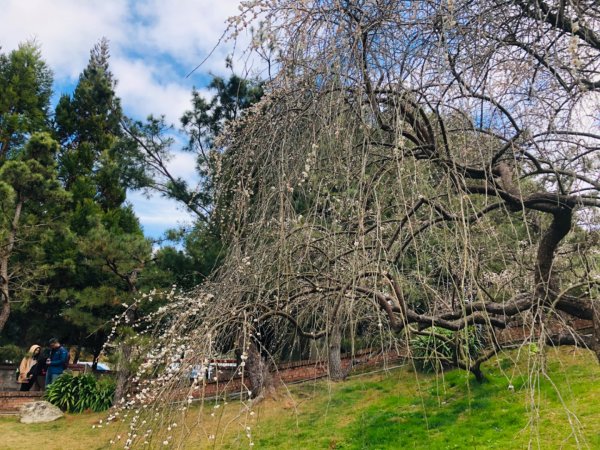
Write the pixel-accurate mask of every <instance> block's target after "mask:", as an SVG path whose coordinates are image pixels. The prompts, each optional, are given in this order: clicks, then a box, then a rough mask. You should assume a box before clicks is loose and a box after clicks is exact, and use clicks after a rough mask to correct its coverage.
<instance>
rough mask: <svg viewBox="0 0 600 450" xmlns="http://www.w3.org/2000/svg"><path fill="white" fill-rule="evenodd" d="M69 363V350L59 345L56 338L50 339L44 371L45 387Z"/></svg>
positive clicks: (60, 373)
mask: <svg viewBox="0 0 600 450" xmlns="http://www.w3.org/2000/svg"><path fill="white" fill-rule="evenodd" d="M68 364H69V352H68V351H67V349H66V348H64V347H63V346H62V345H60V342H59V341H58V339H56V338H52V339H50V354H49V355H48V359H47V360H46V365H47V366H48V369H47V371H46V388H48V386H50V385H51V384H52V382H54V380H56V379H57V378H58V377H59V376H60V375H62V373H63V372H64V371H65V369H66V368H67V365H68Z"/></svg>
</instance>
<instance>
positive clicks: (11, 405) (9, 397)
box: [0, 391, 43, 413]
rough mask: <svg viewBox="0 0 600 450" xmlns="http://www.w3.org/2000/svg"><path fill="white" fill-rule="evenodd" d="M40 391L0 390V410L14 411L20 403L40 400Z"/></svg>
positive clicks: (17, 409) (5, 411)
mask: <svg viewBox="0 0 600 450" xmlns="http://www.w3.org/2000/svg"><path fill="white" fill-rule="evenodd" d="M42 395H43V393H42V392H39V391H38V392H18V391H12V392H11V391H5V392H0V412H2V413H16V412H17V411H19V408H20V407H21V405H24V404H26V403H30V402H35V401H37V400H41V398H42Z"/></svg>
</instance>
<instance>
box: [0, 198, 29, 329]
mask: <svg viewBox="0 0 600 450" xmlns="http://www.w3.org/2000/svg"><path fill="white" fill-rule="evenodd" d="M19 197H20V196H19ZM23 203H24V200H23V198H22V197H20V198H19V201H18V202H17V205H16V206H15V215H14V216H13V220H12V223H11V226H10V233H9V234H8V241H7V243H6V247H5V248H4V251H3V253H2V256H1V259H0V297H1V299H0V300H1V301H2V309H1V310H0V331H2V330H4V327H5V325H6V322H8V317H9V316H10V289H9V281H10V279H9V275H8V263H9V259H10V256H11V254H12V251H13V249H14V247H15V240H16V238H17V231H18V229H19V221H20V220H21V211H22V210H23Z"/></svg>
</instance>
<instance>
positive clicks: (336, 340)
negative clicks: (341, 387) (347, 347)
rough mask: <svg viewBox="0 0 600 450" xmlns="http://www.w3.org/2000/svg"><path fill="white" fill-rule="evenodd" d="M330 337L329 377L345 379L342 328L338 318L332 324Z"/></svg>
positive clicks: (328, 353)
mask: <svg viewBox="0 0 600 450" xmlns="http://www.w3.org/2000/svg"><path fill="white" fill-rule="evenodd" d="M328 338H329V339H328V342H327V345H328V352H327V359H328V362H329V364H328V370H329V378H330V379H331V380H334V381H339V380H343V379H344V378H345V377H346V374H345V373H344V369H343V367H342V330H341V327H340V324H339V322H338V321H337V320H335V321H334V322H333V324H332V325H331V329H330V332H329V336H328Z"/></svg>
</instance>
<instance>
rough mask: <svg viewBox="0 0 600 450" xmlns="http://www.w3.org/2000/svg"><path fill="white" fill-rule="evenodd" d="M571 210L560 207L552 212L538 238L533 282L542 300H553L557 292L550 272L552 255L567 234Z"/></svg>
mask: <svg viewBox="0 0 600 450" xmlns="http://www.w3.org/2000/svg"><path fill="white" fill-rule="evenodd" d="M572 219H573V211H572V210H571V209H569V208H560V209H559V210H558V211H556V212H555V213H553V217H552V223H551V224H550V227H549V228H548V229H547V230H546V232H545V233H544V235H543V237H542V239H541V240H540V243H539V246H538V252H537V261H536V271H535V282H536V286H537V287H536V290H537V294H538V296H539V297H540V298H541V299H542V301H543V302H549V301H551V300H553V299H554V298H555V297H556V295H557V294H558V292H559V290H560V289H559V286H558V280H557V279H556V277H555V276H554V274H553V273H552V266H553V265H554V256H555V254H556V250H557V249H558V246H559V245H560V242H561V241H562V240H563V239H564V237H565V236H566V235H567V234H569V231H570V230H571V222H572Z"/></svg>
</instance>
